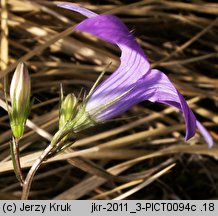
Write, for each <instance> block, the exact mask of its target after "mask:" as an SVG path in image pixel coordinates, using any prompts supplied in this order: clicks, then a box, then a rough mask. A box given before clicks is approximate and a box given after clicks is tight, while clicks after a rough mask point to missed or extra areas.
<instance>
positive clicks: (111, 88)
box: [59, 3, 150, 111]
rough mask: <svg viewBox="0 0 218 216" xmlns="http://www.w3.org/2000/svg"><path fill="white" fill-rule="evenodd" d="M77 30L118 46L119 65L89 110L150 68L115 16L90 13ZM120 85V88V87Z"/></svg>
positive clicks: (129, 84)
mask: <svg viewBox="0 0 218 216" xmlns="http://www.w3.org/2000/svg"><path fill="white" fill-rule="evenodd" d="M59 6H61V7H64V8H67V9H70V10H74V11H78V12H80V13H82V14H83V15H85V16H89V17H90V15H89V14H88V13H87V9H83V8H80V7H78V6H76V5H73V4H69V3H65V4H61V5H59ZM76 29H78V30H80V31H84V32H87V33H90V34H92V35H95V36H96V37H98V38H101V39H102V40H105V41H107V42H110V43H112V44H116V45H117V46H118V47H119V48H120V49H121V57H120V65H119V67H118V68H117V69H116V70H115V71H114V72H113V74H112V75H111V76H110V77H109V78H108V79H106V80H105V81H104V82H102V83H101V84H100V85H99V86H98V87H97V88H96V89H95V91H94V92H93V94H92V96H91V99H90V100H89V101H88V103H87V110H88V111H89V110H92V109H94V108H95V107H96V106H99V107H101V106H104V104H105V101H112V100H113V99H114V98H116V97H119V96H120V95H121V94H123V93H124V92H126V91H128V90H129V89H130V88H131V87H132V86H134V85H135V84H136V82H137V81H138V80H139V79H141V78H142V77H143V76H144V75H145V74H146V73H147V72H148V71H149V69H150V64H149V62H148V60H147V57H146V56H145V54H144V52H143V50H142V49H141V47H140V46H139V44H138V43H137V42H136V40H135V38H134V37H133V35H132V34H131V33H130V32H129V30H128V28H127V27H126V26H125V25H124V24H123V23H122V22H121V21H120V20H119V19H118V18H117V17H115V16H113V15H98V16H91V18H88V19H86V20H84V21H83V22H81V23H79V24H78V25H77V27H76ZM120 86H122V87H121V88H120ZM105 89H107V90H105Z"/></svg>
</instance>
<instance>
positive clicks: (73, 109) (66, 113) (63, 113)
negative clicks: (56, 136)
mask: <svg viewBox="0 0 218 216" xmlns="http://www.w3.org/2000/svg"><path fill="white" fill-rule="evenodd" d="M77 107H78V100H77V98H76V96H75V95H74V94H68V95H67V96H66V97H65V99H64V100H63V101H62V102H61V109H60V117H59V128H62V127H63V126H64V125H65V124H66V122H67V121H70V120H72V119H73V118H74V117H75V115H76V114H77Z"/></svg>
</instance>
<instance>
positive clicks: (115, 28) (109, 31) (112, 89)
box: [58, 3, 213, 146]
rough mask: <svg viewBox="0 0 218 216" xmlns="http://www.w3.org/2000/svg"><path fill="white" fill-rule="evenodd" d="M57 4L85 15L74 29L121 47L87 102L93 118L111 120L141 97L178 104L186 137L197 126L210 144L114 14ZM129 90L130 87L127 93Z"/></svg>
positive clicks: (198, 124) (183, 103)
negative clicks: (114, 63) (117, 58)
mask: <svg viewBox="0 0 218 216" xmlns="http://www.w3.org/2000/svg"><path fill="white" fill-rule="evenodd" d="M58 6H60V7H64V8H67V9H70V10H73V11H77V12H79V13H81V14H83V15H84V16H87V17H88V19H86V20H84V21H82V22H81V23H79V24H78V25H77V26H76V29H78V30H80V31H84V32H87V33H90V34H92V35H95V36H97V37H99V38H101V39H102V40H105V41H107V42H110V43H112V44H116V45H117V46H118V47H119V48H120V49H121V58H120V65H119V67H118V68H117V69H116V70H115V71H114V73H113V74H112V75H111V76H110V77H109V78H108V79H106V80H105V81H104V82H102V83H101V84H100V85H99V86H98V87H97V88H96V89H95V90H94V92H93V94H92V95H91V96H90V98H89V100H88V102H87V106H86V110H87V112H89V114H90V115H91V116H93V115H96V110H98V113H97V115H96V119H95V120H97V121H104V120H107V119H111V118H113V117H115V116H117V115H119V114H121V113H123V112H124V111H126V110H128V109H129V108H130V107H132V106H133V105H134V104H137V103H139V102H141V101H143V100H150V101H152V102H160V103H164V104H167V105H170V106H174V107H177V108H178V109H180V110H181V111H182V112H183V114H184V118H185V122H186V140H187V139H189V138H191V137H192V136H194V134H195V131H196V126H197V127H198V128H199V130H200V132H201V133H202V135H203V136H204V137H205V139H206V141H207V142H208V145H209V146H212V145H213V139H212V137H211V136H210V135H209V133H208V132H207V131H206V129H205V128H204V127H203V126H202V125H201V124H200V123H199V122H196V118H195V116H194V114H193V112H192V111H191V109H190V108H189V106H188V105H187V103H186V101H185V99H184V98H183V96H182V95H181V94H180V93H179V92H178V91H177V89H176V88H175V87H174V85H173V84H172V83H171V82H170V80H169V79H168V78H167V76H166V75H165V74H163V73H162V72H160V71H158V70H155V69H154V70H151V69H150V64H149V62H148V60H147V57H146V56H145V54H144V52H143V50H142V49H141V47H140V46H139V45H138V43H137V42H136V40H135V39H134V37H133V35H132V34H131V33H130V32H129V30H128V28H127V27H126V26H125V25H124V24H123V23H122V22H121V21H120V20H119V19H118V18H117V17H115V16H113V15H97V14H95V13H93V12H92V11H89V10H87V9H84V8H81V7H79V6H76V5H74V4H71V3H62V4H59V5H58ZM132 88H133V89H132ZM130 89H132V90H131V91H130V92H128V91H129V90H130ZM125 92H128V93H127V94H126V95H125V96H123V97H121V98H119V100H117V101H116V102H115V103H112V104H111V105H110V106H108V107H107V108H105V109H103V110H101V109H100V111H99V108H101V107H104V105H105V104H106V103H108V102H112V101H114V100H115V99H116V98H117V97H119V96H121V95H123V94H124V93H125Z"/></svg>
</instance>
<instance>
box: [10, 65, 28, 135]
mask: <svg viewBox="0 0 218 216" xmlns="http://www.w3.org/2000/svg"><path fill="white" fill-rule="evenodd" d="M30 91H31V84H30V76H29V72H28V70H27V67H26V65H25V64H24V63H19V64H18V65H17V68H16V70H15V72H14V75H13V77H12V81H11V85H10V98H11V110H9V118H10V125H11V129H12V132H13V134H14V136H15V137H16V138H20V137H21V136H22V135H23V132H24V127H25V123H26V120H27V118H28V114H29V110H30Z"/></svg>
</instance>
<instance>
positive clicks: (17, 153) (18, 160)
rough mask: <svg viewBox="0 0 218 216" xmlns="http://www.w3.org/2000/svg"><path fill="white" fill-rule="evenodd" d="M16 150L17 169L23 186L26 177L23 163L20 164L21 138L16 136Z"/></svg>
mask: <svg viewBox="0 0 218 216" xmlns="http://www.w3.org/2000/svg"><path fill="white" fill-rule="evenodd" d="M14 141H15V151H14V153H15V154H14V156H15V162H16V169H17V173H18V176H19V180H20V184H21V186H22V185H23V183H24V178H23V172H22V169H21V165H20V149H19V139H17V138H15V140H14Z"/></svg>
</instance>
